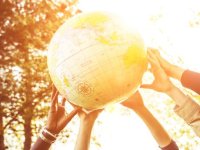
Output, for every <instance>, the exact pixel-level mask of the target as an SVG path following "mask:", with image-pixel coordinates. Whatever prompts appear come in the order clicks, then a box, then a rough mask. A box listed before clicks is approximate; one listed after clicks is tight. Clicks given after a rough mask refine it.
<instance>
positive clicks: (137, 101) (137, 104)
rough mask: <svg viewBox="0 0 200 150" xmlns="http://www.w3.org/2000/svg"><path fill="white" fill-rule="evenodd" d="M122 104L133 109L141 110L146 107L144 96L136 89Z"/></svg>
mask: <svg viewBox="0 0 200 150" xmlns="http://www.w3.org/2000/svg"><path fill="white" fill-rule="evenodd" d="M121 104H122V105H123V106H125V107H128V108H130V109H133V110H139V109H141V108H144V107H145V106H144V103H143V99H142V96H141V94H140V92H139V91H136V92H135V93H134V94H133V95H131V96H130V97H129V98H128V99H127V100H125V101H124V102H122V103H121Z"/></svg>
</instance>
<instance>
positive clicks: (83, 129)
mask: <svg viewBox="0 0 200 150" xmlns="http://www.w3.org/2000/svg"><path fill="white" fill-rule="evenodd" d="M101 111H102V109H100V110H94V111H92V112H88V113H87V112H85V111H83V110H82V111H80V112H79V113H78V114H79V117H80V128H79V133H78V137H77V141H76V145H75V150H83V149H84V150H88V149H89V147H90V137H91V133H92V129H93V126H94V123H95V120H96V118H97V117H98V115H99V113H100V112H101Z"/></svg>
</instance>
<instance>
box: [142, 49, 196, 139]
mask: <svg viewBox="0 0 200 150" xmlns="http://www.w3.org/2000/svg"><path fill="white" fill-rule="evenodd" d="M148 60H149V62H150V64H151V71H152V73H153V75H154V77H155V79H154V81H153V83H152V84H146V85H142V86H141V87H143V88H150V89H153V90H156V91H159V92H164V93H165V94H167V95H168V96H170V97H171V98H172V99H173V100H174V101H175V103H176V106H175V108H174V111H175V112H176V114H177V115H179V116H180V117H181V118H183V119H184V121H185V122H186V123H187V124H188V125H190V126H191V127H192V128H193V131H194V132H195V133H196V135H197V136H200V106H199V105H198V104H197V103H196V102H195V101H194V100H193V99H192V98H191V97H189V96H187V95H185V94H184V93H183V92H182V91H181V90H180V89H178V88H177V87H176V86H174V85H173V84H172V83H171V81H170V80H169V78H168V76H167V74H166V73H165V71H164V70H163V69H162V67H161V66H160V63H159V61H158V58H157V57H156V55H155V54H154V53H153V52H152V51H151V50H149V51H148Z"/></svg>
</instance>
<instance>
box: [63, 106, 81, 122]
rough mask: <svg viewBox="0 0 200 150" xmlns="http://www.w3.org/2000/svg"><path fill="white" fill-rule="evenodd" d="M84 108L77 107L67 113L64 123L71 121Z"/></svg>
mask: <svg viewBox="0 0 200 150" xmlns="http://www.w3.org/2000/svg"><path fill="white" fill-rule="evenodd" d="M81 109H82V108H81V107H77V108H75V109H74V110H73V111H72V112H71V113H69V114H68V115H67V117H66V118H65V120H64V124H65V125H66V124H67V123H68V122H70V121H71V119H72V118H73V117H74V116H75V115H76V114H77V113H78V112H79V111H80V110H81Z"/></svg>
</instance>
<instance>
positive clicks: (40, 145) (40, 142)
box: [31, 137, 51, 150]
mask: <svg viewBox="0 0 200 150" xmlns="http://www.w3.org/2000/svg"><path fill="white" fill-rule="evenodd" d="M50 147H51V144H49V143H46V142H45V141H43V140H42V139H41V138H40V137H39V138H38V139H37V141H36V142H35V143H34V145H33V146H32V147H31V150H41V149H42V150H48V149H49V148H50Z"/></svg>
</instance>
